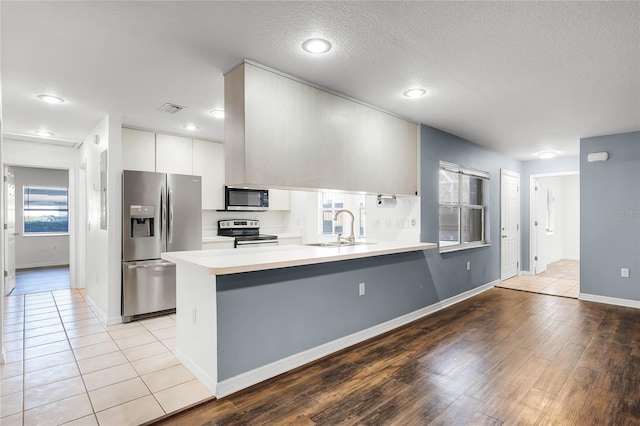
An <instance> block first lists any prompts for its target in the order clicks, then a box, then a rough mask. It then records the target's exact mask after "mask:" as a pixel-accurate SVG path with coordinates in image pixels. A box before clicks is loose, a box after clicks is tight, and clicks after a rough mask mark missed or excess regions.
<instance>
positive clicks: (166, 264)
mask: <svg viewBox="0 0 640 426" xmlns="http://www.w3.org/2000/svg"><path fill="white" fill-rule="evenodd" d="M171 265H173V263H171V262H166V263H155V264H153V265H127V267H128V268H129V269H140V268H162V267H165V266H171Z"/></svg>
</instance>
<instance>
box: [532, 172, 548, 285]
mask: <svg viewBox="0 0 640 426" xmlns="http://www.w3.org/2000/svg"><path fill="white" fill-rule="evenodd" d="M543 179H544V178H543ZM547 180H548V179H547ZM548 190H549V188H548V185H547V183H545V181H544V180H542V181H541V180H540V179H537V178H536V179H535V180H534V183H533V191H534V195H533V199H534V210H533V211H534V215H533V235H534V241H533V274H534V275H537V274H541V273H543V272H544V271H546V270H547V263H548V262H547V257H548V255H547V252H548V247H547V191H548Z"/></svg>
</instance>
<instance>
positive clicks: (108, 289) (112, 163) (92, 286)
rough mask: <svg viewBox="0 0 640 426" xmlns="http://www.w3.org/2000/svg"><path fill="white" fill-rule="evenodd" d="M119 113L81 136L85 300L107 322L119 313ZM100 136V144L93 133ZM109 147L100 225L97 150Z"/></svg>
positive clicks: (116, 317) (118, 317)
mask: <svg viewBox="0 0 640 426" xmlns="http://www.w3.org/2000/svg"><path fill="white" fill-rule="evenodd" d="M121 121H122V120H121V118H120V116H119V115H116V114H110V115H108V116H106V117H105V118H104V119H103V120H102V121H100V123H98V124H97V126H96V127H95V128H94V129H93V130H92V131H91V132H90V133H89V134H88V135H87V137H86V138H85V139H84V141H83V144H82V147H81V150H80V156H81V160H80V162H81V165H82V173H81V176H80V182H81V185H82V194H81V198H82V205H83V212H82V214H81V220H82V223H83V224H86V227H83V230H82V235H81V238H82V245H81V247H82V248H83V250H81V252H82V255H81V256H80V257H79V258H81V259H82V261H83V263H84V271H83V274H84V281H85V283H86V288H87V293H86V295H87V301H88V302H89V303H90V304H91V305H92V306H93V307H94V309H95V310H96V311H97V313H98V314H99V315H100V317H101V320H102V321H103V322H105V323H107V324H117V323H119V322H121V321H122V316H121V315H122V314H121V308H120V306H121V300H120V297H121V273H120V270H121V226H122V225H121V224H122V216H121V211H120V210H121V204H122V200H121V197H122V189H121V179H122V136H121V126H122V125H121ZM95 135H97V136H98V137H99V144H98V145H96V144H95V143H94V137H95ZM105 149H107V150H108V151H107V152H108V211H107V213H108V225H107V229H106V230H105V229H101V228H100V154H101V153H102V151H104V150H105Z"/></svg>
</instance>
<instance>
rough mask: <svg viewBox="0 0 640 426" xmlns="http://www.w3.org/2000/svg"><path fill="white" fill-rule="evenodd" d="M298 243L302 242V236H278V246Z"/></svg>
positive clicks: (297, 244)
mask: <svg viewBox="0 0 640 426" xmlns="http://www.w3.org/2000/svg"><path fill="white" fill-rule="evenodd" d="M300 244H302V237H278V245H280V246H293V245H296V246H299V245H300Z"/></svg>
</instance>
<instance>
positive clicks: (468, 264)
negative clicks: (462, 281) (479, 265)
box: [467, 262, 471, 271]
mask: <svg viewBox="0 0 640 426" xmlns="http://www.w3.org/2000/svg"><path fill="white" fill-rule="evenodd" d="M470 270H471V262H467V271H470Z"/></svg>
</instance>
